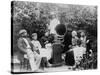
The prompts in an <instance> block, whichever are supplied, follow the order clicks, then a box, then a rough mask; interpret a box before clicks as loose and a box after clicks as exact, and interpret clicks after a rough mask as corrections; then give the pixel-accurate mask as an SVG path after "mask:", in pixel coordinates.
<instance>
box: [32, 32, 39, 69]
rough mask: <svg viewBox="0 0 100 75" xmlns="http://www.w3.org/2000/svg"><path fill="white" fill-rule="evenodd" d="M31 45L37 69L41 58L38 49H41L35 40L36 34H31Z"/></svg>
mask: <svg viewBox="0 0 100 75" xmlns="http://www.w3.org/2000/svg"><path fill="white" fill-rule="evenodd" d="M31 43H32V44H33V46H34V47H33V50H34V51H33V53H34V58H35V63H36V66H37V68H39V67H40V63H41V56H40V49H41V45H40V42H39V41H38V40H37V33H33V34H32V41H31Z"/></svg>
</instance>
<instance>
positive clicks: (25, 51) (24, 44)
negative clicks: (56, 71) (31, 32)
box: [18, 29, 37, 71]
mask: <svg viewBox="0 0 100 75" xmlns="http://www.w3.org/2000/svg"><path fill="white" fill-rule="evenodd" d="M19 35H20V38H19V39H18V48H19V49H20V51H21V53H22V56H23V57H24V56H25V55H27V57H28V59H29V63H30V66H31V69H32V71H36V70H37V67H36V64H35V61H34V54H33V51H32V50H33V45H32V43H31V40H30V38H28V36H27V31H26V30H25V29H22V30H20V31H19Z"/></svg>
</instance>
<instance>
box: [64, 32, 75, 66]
mask: <svg viewBox="0 0 100 75" xmlns="http://www.w3.org/2000/svg"><path fill="white" fill-rule="evenodd" d="M71 40H72V36H71V33H70V32H67V33H66V35H65V37H64V43H63V44H64V45H65V47H64V52H66V57H65V63H66V65H69V66H73V65H74V64H75V60H74V53H73V51H69V50H70V48H69V45H72V41H71ZM68 51H69V52H68Z"/></svg>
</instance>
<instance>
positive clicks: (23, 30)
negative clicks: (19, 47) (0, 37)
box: [19, 29, 27, 34]
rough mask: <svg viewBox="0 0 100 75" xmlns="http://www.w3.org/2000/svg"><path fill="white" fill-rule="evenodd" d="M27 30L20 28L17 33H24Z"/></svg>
mask: <svg viewBox="0 0 100 75" xmlns="http://www.w3.org/2000/svg"><path fill="white" fill-rule="evenodd" d="M26 32H27V31H26V30H25V29H22V30H20V31H19V34H23V33H26Z"/></svg>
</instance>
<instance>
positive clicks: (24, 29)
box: [11, 1, 98, 73]
mask: <svg viewBox="0 0 100 75" xmlns="http://www.w3.org/2000/svg"><path fill="white" fill-rule="evenodd" d="M97 10H98V7H97V6H95V5H76V4H62V3H46V2H33V1H11V73H48V72H68V71H80V70H94V69H97V68H98V60H97V56H98V55H97V54H98V50H97V42H98V38H97V37H98V35H97V34H98V32H97V27H98V25H97V24H98V23H97V21H98V20H97V16H98V14H97Z"/></svg>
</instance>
